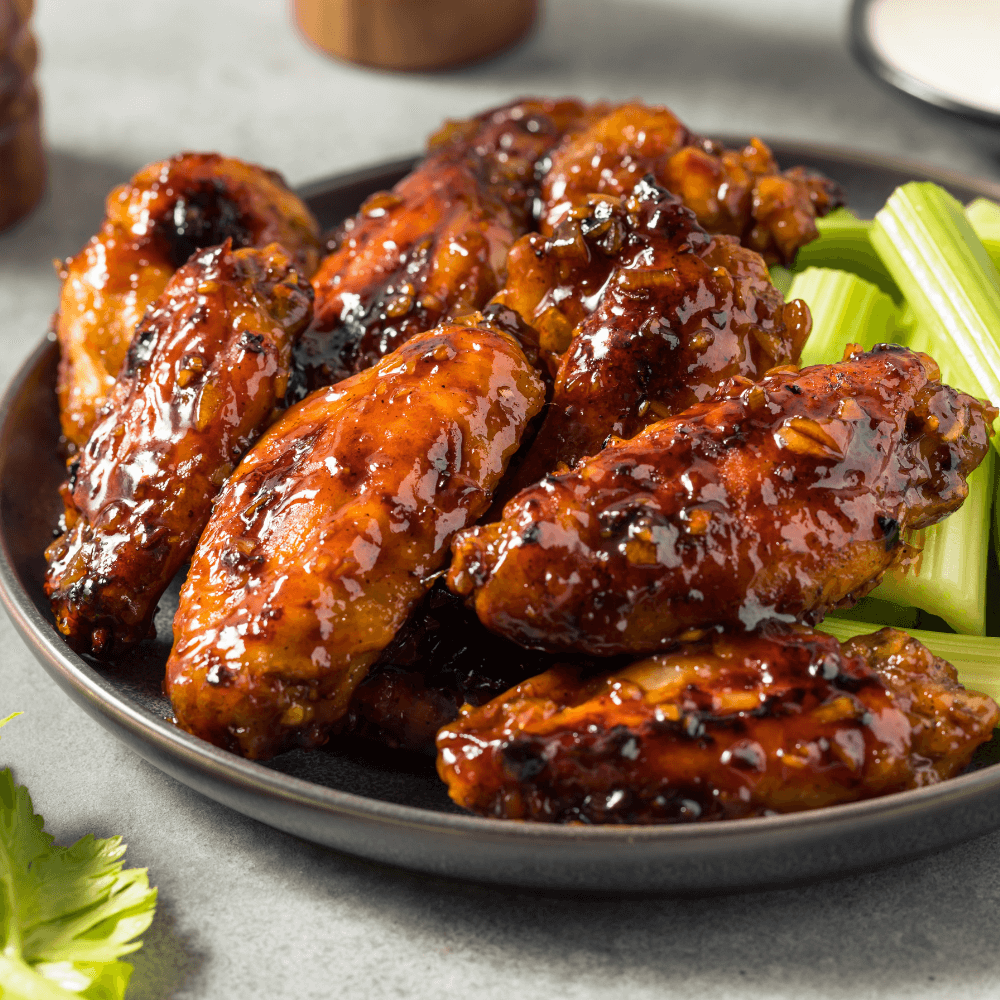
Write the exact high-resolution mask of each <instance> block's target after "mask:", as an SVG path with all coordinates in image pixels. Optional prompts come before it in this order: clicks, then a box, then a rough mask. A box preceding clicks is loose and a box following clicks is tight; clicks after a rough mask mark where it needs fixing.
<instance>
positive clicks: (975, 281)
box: [870, 183, 1000, 447]
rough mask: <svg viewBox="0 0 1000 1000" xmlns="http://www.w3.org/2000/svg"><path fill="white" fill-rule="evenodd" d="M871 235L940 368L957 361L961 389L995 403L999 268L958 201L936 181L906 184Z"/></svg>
mask: <svg viewBox="0 0 1000 1000" xmlns="http://www.w3.org/2000/svg"><path fill="white" fill-rule="evenodd" d="M870 238H871V242H872V246H873V247H874V248H875V250H876V251H877V252H878V254H879V256H880V257H881V258H882V260H883V262H884V263H885V265H886V267H887V268H888V270H889V272H890V273H891V274H892V276H893V278H895V280H896V283H897V284H898V285H899V287H900V289H901V290H902V292H903V294H904V295H905V296H906V300H907V302H908V303H909V305H910V306H912V308H913V313H914V315H915V316H916V318H917V324H918V327H919V328H923V329H925V330H926V331H928V334H929V335H930V336H931V337H932V339H933V341H934V342H935V344H936V351H935V352H934V357H935V360H937V361H938V363H939V364H940V365H941V368H942V371H944V370H945V369H946V367H949V366H951V365H952V363H954V367H956V368H959V367H961V366H960V365H959V364H958V362H959V361H962V362H963V364H964V368H965V369H967V370H968V375H971V376H973V377H974V379H975V382H974V383H973V382H971V381H968V380H966V381H964V382H959V383H958V388H961V389H964V390H965V391H966V392H969V393H972V394H974V395H976V396H981V397H983V396H984V397H986V398H988V399H990V400H996V401H1000V274H998V273H997V269H996V267H995V266H994V265H993V262H992V261H991V260H990V258H989V255H988V254H987V253H986V250H985V249H984V248H983V244H982V242H981V241H980V239H979V237H978V236H976V234H975V233H974V232H973V230H972V227H971V226H970V225H969V222H968V220H967V219H966V217H965V213H964V210H963V209H962V206H961V205H960V204H959V203H958V202H957V201H956V200H955V199H954V198H953V197H952V196H951V195H950V194H948V193H947V192H946V191H945V190H943V189H942V188H939V187H938V186H937V185H935V184H927V183H912V184H906V185H904V186H903V187H901V188H897V189H896V191H895V192H893V194H892V196H891V197H890V198H889V200H888V201H887V202H886V204H885V207H884V208H883V209H882V210H881V211H880V212H879V213H878V214H877V215H876V216H875V224H874V225H873V226H872V228H871V233H870ZM945 345H950V346H951V350H946V348H945ZM994 446H995V447H1000V443H998V441H997V439H996V438H995V437H994Z"/></svg>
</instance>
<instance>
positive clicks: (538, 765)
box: [500, 739, 547, 781]
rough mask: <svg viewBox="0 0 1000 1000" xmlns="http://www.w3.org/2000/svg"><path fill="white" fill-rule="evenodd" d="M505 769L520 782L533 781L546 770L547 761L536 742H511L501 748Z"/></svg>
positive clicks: (528, 740) (524, 740)
mask: <svg viewBox="0 0 1000 1000" xmlns="http://www.w3.org/2000/svg"><path fill="white" fill-rule="evenodd" d="M500 756H501V758H502V760H503V766H504V769H505V770H507V771H509V772H511V774H512V776H513V777H514V778H516V779H517V780H518V781H531V779H532V778H536V777H538V775H539V774H541V773H542V771H544V770H545V766H546V764H547V761H546V760H545V755H544V753H543V752H542V750H541V748H540V747H539V746H538V745H537V743H536V741H535V740H530V739H520V740H510V741H508V742H506V743H504V744H503V746H501V748H500Z"/></svg>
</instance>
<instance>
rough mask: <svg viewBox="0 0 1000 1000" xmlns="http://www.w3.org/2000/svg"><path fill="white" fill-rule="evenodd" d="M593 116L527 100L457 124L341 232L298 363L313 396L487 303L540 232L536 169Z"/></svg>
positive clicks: (319, 282)
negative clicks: (512, 260) (520, 250)
mask: <svg viewBox="0 0 1000 1000" xmlns="http://www.w3.org/2000/svg"><path fill="white" fill-rule="evenodd" d="M587 113H588V112H587V109H586V108H585V107H584V105H582V104H581V103H580V102H579V101H555V100H544V99H538V100H524V101H517V102H515V103H513V104H510V105H507V106H505V107H502V108H498V109H496V110H495V111H487V112H484V113H483V114H481V115H478V116H477V117H475V118H472V119H470V120H469V121H466V122H451V123H449V124H447V125H446V126H445V127H444V128H443V129H442V130H441V131H440V132H439V133H438V134H437V135H436V136H434V137H432V139H431V148H430V152H429V154H428V156H427V158H426V159H425V160H423V162H421V163H420V164H419V165H418V166H417V167H416V169H415V170H414V171H413V172H412V173H410V174H408V175H407V176H406V177H404V178H403V180H401V181H400V182H399V183H398V184H397V185H396V187H395V188H393V190H392V191H383V192H380V193H378V194H375V195H372V196H371V197H370V198H369V199H368V200H367V201H366V202H365V203H364V205H362V206H361V210H360V211H359V212H358V214H357V215H356V216H355V217H354V218H352V219H348V220H347V221H346V222H345V223H344V224H343V225H342V226H341V227H340V229H339V230H338V231H337V232H336V233H335V234H334V237H333V240H332V245H333V251H332V253H331V254H330V255H329V256H328V257H327V258H326V259H325V260H324V261H323V263H322V265H321V267H320V269H319V271H318V273H317V274H316V277H315V280H314V282H313V284H314V286H315V289H316V319H315V323H314V325H313V329H311V330H310V331H309V333H308V334H307V336H306V337H304V338H303V340H302V342H301V345H300V346H299V348H298V351H297V363H298V365H299V367H300V368H301V369H302V370H303V371H304V373H305V388H308V389H315V388H318V387H320V386H322V385H328V384H330V383H333V382H336V381H338V380H339V379H342V378H346V377H347V376H348V375H351V374H353V373H355V372H358V371H362V370H363V369H365V368H367V367H368V366H369V365H372V364H374V363H375V362H376V361H378V360H379V359H380V358H382V357H384V356H385V355H386V354H388V353H390V352H391V351H393V350H395V348H396V347H398V346H399V345H400V344H401V343H403V341H404V340H406V339H407V338H408V337H411V336H413V334H415V333H419V332H421V331H423V330H429V329H430V328H431V327H433V326H435V325H436V324H437V323H438V321H439V320H441V319H442V318H445V317H449V316H456V315H459V314H461V313H462V312H465V311H469V310H473V309H478V308H480V307H481V306H483V305H484V304H485V303H486V301H487V300H488V299H489V298H490V296H491V295H493V293H494V292H496V290H497V289H498V288H499V287H500V286H501V285H502V284H503V278H504V269H505V264H506V259H507V251H508V250H509V249H510V246H511V244H512V243H513V242H514V240H515V239H516V238H517V237H518V236H520V235H521V234H522V233H524V232H527V230H528V229H529V228H531V227H532V225H533V220H532V207H533V202H534V197H535V195H536V194H537V182H536V179H535V165H536V163H537V161H538V160H539V159H540V158H541V157H542V156H543V155H544V154H545V152H546V151H547V150H548V149H550V148H551V147H552V146H553V145H554V144H555V143H556V142H557V141H558V140H559V138H560V137H561V136H562V135H563V133H564V132H565V131H566V129H567V128H568V127H569V125H570V124H573V123H576V122H577V121H579V120H581V119H582V118H583V117H584V116H585V115H586V114H587Z"/></svg>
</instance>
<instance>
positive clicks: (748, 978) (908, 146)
mask: <svg viewBox="0 0 1000 1000" xmlns="http://www.w3.org/2000/svg"><path fill="white" fill-rule="evenodd" d="M38 6H39V9H38V11H37V13H36V18H35V20H36V26H37V33H38V36H39V39H40V43H41V48H42V65H41V70H40V82H41V85H42V89H43V94H44V100H45V122H46V131H47V137H48V143H49V150H50V164H51V183H50V189H49V192H48V195H47V197H46V200H45V203H44V205H43V206H42V207H41V208H40V209H39V210H38V211H37V213H36V214H35V215H34V216H32V217H31V218H30V219H29V220H28V221H27V222H25V223H23V224H22V225H21V226H19V227H18V228H17V229H16V230H14V231H12V232H9V233H7V234H5V235H3V236H0V309H2V313H3V316H4V332H5V343H6V344H7V347H6V349H5V350H4V352H3V354H2V356H0V380H2V381H3V382H4V383H5V382H6V381H7V380H8V379H9V378H10V376H11V375H12V374H13V372H14V371H15V370H16V368H17V367H18V365H19V364H20V362H21V360H22V359H23V358H24V357H25V356H26V355H27V353H28V352H29V351H30V349H31V348H32V347H33V346H34V345H35V344H36V343H37V341H38V340H39V338H40V337H41V336H42V334H43V333H44V330H45V327H46V323H47V321H48V317H49V315H50V313H51V312H52V310H53V308H54V306H55V302H56V294H57V282H56V279H55V276H54V274H53V271H52V264H51V261H52V259H53V258H54V257H57V256H65V255H67V254H70V253H74V252H76V251H77V250H78V249H79V247H80V246H81V245H82V243H83V242H84V240H85V239H86V238H87V237H88V236H89V235H90V234H91V233H92V232H93V231H94V230H95V228H96V226H97V224H98V222H99V220H100V217H101V214H102V200H103V197H104V195H105V194H106V192H107V191H108V189H109V188H110V187H111V186H112V185H113V184H115V183H118V182H120V181H122V180H124V179H126V178H127V177H128V176H129V175H130V174H131V173H132V172H133V171H134V170H135V169H136V168H138V167H139V166H140V165H142V164H143V163H145V162H148V161H150V160H153V159H156V158H159V157H162V156H166V155H169V154H171V153H173V152H176V151H178V150H181V149H202V148H204V149H218V150H220V151H223V152H226V153H230V154H233V155H236V156H240V157H245V158H247V159H250V160H255V161H258V162H261V163H264V164H267V165H269V166H273V167H276V168H277V169H280V170H281V171H283V172H284V173H285V175H286V176H287V177H288V178H289V180H290V181H291V182H293V183H301V182H305V181H308V180H313V179H315V178H318V177H322V176H324V175H328V174H333V173H337V172H339V171H343V170H347V169H350V168H354V167H359V166H363V165H366V164H370V163H374V162H377V161H379V160H383V159H387V158H392V157H396V156H400V155H404V154H407V153H410V152H411V151H414V150H417V149H419V148H420V146H421V145H422V142H423V139H424V137H425V135H426V134H427V133H428V132H430V131H431V130H432V129H434V128H435V127H436V126H437V124H438V123H439V122H440V121H441V120H442V119H443V118H445V117H446V116H465V115H467V114H469V113H472V112H474V111H477V110H480V109H482V108H485V107H487V106H489V105H491V104H495V103H499V102H502V101H505V100H507V99H509V98H510V97H512V96H515V95H517V94H521V93H545V94H553V95H555V94H579V95H582V96H584V97H587V98H597V97H608V98H626V97H631V96H633V95H639V96H641V97H643V98H645V99H647V100H649V101H662V102H664V103H667V104H669V105H671V106H672V107H673V108H674V109H675V110H676V111H677V112H678V113H679V114H680V115H681V116H682V117H683V118H684V120H686V121H687V122H688V123H689V124H691V125H692V126H694V127H696V128H697V129H699V130H702V131H705V132H712V131H730V132H737V133H759V134H761V135H764V136H773V137H785V138H797V139H808V140H813V141H818V142H826V143H833V144H844V145H848V146H852V147H855V148H860V149H866V150H875V151H881V152H890V153H895V154H901V155H905V156H909V157H911V158H914V159H918V160H922V161H925V162H927V163H931V164H935V165H939V166H947V167H951V168H953V169H958V170H963V171H966V172H969V173H973V174H977V175H980V176H986V177H991V178H993V179H1000V167H998V164H997V162H996V161H994V160H991V159H990V158H989V156H988V155H987V154H986V153H984V152H983V151H981V150H980V149H979V148H977V147H976V146H975V145H974V144H972V142H971V141H970V140H968V139H967V138H965V137H964V136H963V135H962V134H961V133H960V132H959V131H956V130H954V129H952V128H951V127H950V126H948V125H947V124H942V123H939V122H938V121H937V120H931V119H929V118H928V117H927V116H925V115H924V114H923V113H922V112H921V111H920V110H919V109H916V108H914V107H912V106H911V105H910V104H908V103H906V102H904V101H903V100H902V99H900V98H897V97H896V96H894V95H892V94H889V93H888V92H886V91H885V90H883V89H882V88H881V87H879V86H878V85H876V84H875V83H874V82H872V81H871V80H870V79H869V78H868V77H867V76H866V75H865V74H864V73H863V71H861V70H860V69H859V68H858V67H857V66H856V65H855V64H854V62H853V61H852V59H851V57H850V56H849V54H848V51H847V46H846V42H845V33H846V15H847V5H846V4H845V3H844V2H842V0H837V2H823V0H811V2H805V0H772V2H770V3H768V4H753V5H750V4H744V3H741V2H739V0H726V2H723V0H714V2H713V0H674V2H666V0H659V2H657V0H603V2H602V0H549V2H548V3H547V6H546V11H545V15H544V17H543V20H542V22H541V24H540V26H539V28H538V30H537V31H536V33H535V34H534V35H533V36H532V37H531V38H530V39H529V40H528V41H527V42H526V43H525V44H523V45H522V46H520V47H519V48H517V49H516V50H514V51H512V52H510V53H508V54H506V55H503V56H501V57H499V58H497V59H494V60H492V61H490V62H487V63H484V64H482V65H479V66H476V67H473V68H469V69H464V70H460V71H455V72H450V73H446V74H441V75H423V74H415V75H395V74H387V73H378V72H374V71H370V70H364V69H359V68H355V67H351V66H347V65H343V64H340V63H337V62H334V61H332V60H329V59H326V58H324V57H323V56H321V55H319V54H318V53H316V52H315V51H313V50H311V49H310V48H309V47H308V46H307V45H306V44H304V42H303V41H302V40H301V39H300V38H299V36H298V35H297V34H296V32H295V30H294V29H293V27H292V25H291V22H290V16H289V13H288V10H287V9H286V5H285V4H284V3H282V2H281V0H257V2H256V3H253V4H246V3H237V2H236V0H215V2H213V3H211V4H206V3H204V2H203V0H160V2H158V3H153V2H151V0H132V2H130V3H128V4H123V3H120V2H118V0H89V2H87V3H81V2H80V0H40V3H39V5H38ZM0 618H2V620H0V644H2V647H0V648H2V651H3V652H2V654H0V717H2V716H3V715H5V714H7V712H9V711H12V710H15V709H20V710H23V711H24V713H25V714H24V716H23V717H21V718H20V719H18V720H17V721H16V722H14V723H12V724H11V725H10V726H8V727H6V728H5V730H4V732H3V740H2V744H0V763H2V764H3V765H5V766H6V765H9V766H11V767H13V769H14V772H15V776H16V778H17V779H18V781H19V782H21V783H23V784H26V785H27V786H28V787H29V789H30V790H31V793H32V795H33V797H34V801H35V805H36V809H37V810H38V811H39V812H41V813H42V815H44V816H45V819H46V822H47V827H48V829H49V830H50V831H51V832H52V833H53V834H54V835H55V836H56V839H57V840H58V841H59V842H60V843H69V842H70V841H72V840H73V839H75V838H76V837H78V836H80V835H82V834H84V833H88V832H94V833H96V834H97V835H98V836H111V835H114V834H121V835H122V836H123V837H124V839H125V840H126V841H127V843H128V844H129V852H128V862H129V864H131V865H140V866H145V867H148V868H149V871H150V877H151V880H152V882H153V883H154V884H155V885H157V886H159V890H160V902H159V909H158V912H157V916H156V920H155V922H154V923H153V925H152V927H151V928H150V930H149V931H148V932H147V934H146V937H145V940H146V943H145V947H144V948H143V950H142V951H140V952H138V953H137V954H136V955H135V956H134V957H133V960H134V964H135V967H136V972H135V976H134V979H133V984H132V986H131V988H130V992H129V996H130V997H133V998H140V997H170V998H178V1000H179V998H195V997H197V998H212V1000H229V998H246V997H268V998H279V997H296V998H307V997H317V998H318V997H329V996H338V997H366V998H367V997H373V998H381V997H413V998H422V997H428V998H430V997H435V998H436V997H440V996H442V995H451V996H457V995H461V996H469V997H477V998H483V1000H492V998H506V997H519V998H525V1000H528V998H538V1000H548V998H552V997H588V998H589V997H595V998H596V997H609V996H628V997H630V998H633V1000H639V998H645V997H650V998H652V997H664V996H670V997H705V996H711V997H715V998H719V1000H723V998H730V997H732V998H736V997H789V998H791V997H795V998H796V1000H804V998H812V997H837V998H840V997H843V998H852V1000H856V998H863V997H892V998H897V997H899V998H902V997H924V996H963V997H970V998H971V997H991V996H996V995H998V994H1000V958H998V949H997V945H998V940H1000V930H998V927H1000V833H998V834H994V835H990V836H986V837H983V838H980V839H979V840H976V841H974V842H971V843H968V844H965V845H963V846H960V847H956V848H954V849H952V850H949V851H946V852H944V853H942V854H939V855H936V856H934V857H930V858H925V859H923V860H920V861H916V862H912V863H909V864H906V865H901V866H897V867H892V868H887V869H885V870H881V871H876V872H872V873H870V874H866V875H862V876H856V877H851V878H845V879H841V880H838V881H831V882H826V883H821V884H817V885H812V886H808V887H804V888H797V889H788V890H782V891H773V892H765V893H757V894H744V895H738V896H730V897H720V898H707V899H699V900H690V899H688V900H675V899H668V898H658V897H652V898H643V899H636V898H630V899H616V898H613V897H610V896H606V897H601V898H581V897H574V898H567V897H560V896H558V895H554V894H539V893H529V892H525V891H514V890H504V889H500V888H486V887H482V886H471V885H465V884H461V883H458V882H448V881H444V880H438V879H433V878H428V877H423V876H419V875H414V874H409V873H407V872H403V871H399V870H395V869H390V868H385V867H380V866H377V865H374V864H369V863H366V862H363V861H359V860H356V859H353V858H350V857H347V856H343V855H339V854H337V853H335V852H332V851H329V850H325V849H321V848H318V847H314V846H312V845H310V844H308V843H304V842H302V841H299V840H297V839H295V838H293V837H290V836H287V835H285V834H283V833H279V832H277V831H275V830H272V829H270V828H268V827H266V826H264V825H262V824H260V823H257V822H255V821H253V820H249V819H246V818H244V817H243V816H241V815H239V814H237V813H235V812H231V811H229V810H228V809H226V808H224V807H223V806H220V805H217V804H216V803H214V802H212V801H210V800H208V799H205V798H203V797H202V796H201V795H199V794H198V793H196V792H194V791H191V790H190V789H188V788H187V787H185V786H184V785H181V784H179V783H177V782H176V781H174V780H173V779H171V778H169V777H167V776H165V775H164V774H162V773H160V772H159V771H157V770H156V769H154V768H153V767H152V766H150V765H149V764H147V763H145V762H144V761H143V760H142V759H140V758H139V757H138V756H136V755H135V754H134V753H133V752H131V751H130V750H128V749H127V748H125V747H124V746H123V745H121V744H119V743H118V742H116V741H115V739H113V738H112V737H111V736H110V735H109V734H108V733H106V732H105V731H104V730H103V729H102V728H100V727H99V726H98V725H97V724H96V723H95V722H93V721H92V720H91V719H90V718H89V717H88V716H86V715H85V714H84V713H83V712H82V711H81V710H80V709H79V708H77V707H76V706H75V705H74V704H73V703H72V702H70V700H69V699H68V698H67V697H66V695H64V694H63V693H62V692H61V691H60V690H59V689H58V688H57V687H56V685H55V684H54V682H53V681H51V680H50V679H49V677H48V676H47V675H46V674H45V673H44V672H43V671H42V670H41V668H40V667H38V666H37V665H36V664H35V662H34V661H33V659H32V657H31V654H30V653H29V652H28V650H27V649H26V648H25V647H24V645H23V644H22V643H21V641H20V639H19V638H18V637H17V635H16V634H15V632H14V629H13V626H12V625H11V624H10V623H9V622H8V621H7V619H6V618H5V617H3V616H0Z"/></svg>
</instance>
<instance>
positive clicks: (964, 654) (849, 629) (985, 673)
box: [820, 618, 1000, 700]
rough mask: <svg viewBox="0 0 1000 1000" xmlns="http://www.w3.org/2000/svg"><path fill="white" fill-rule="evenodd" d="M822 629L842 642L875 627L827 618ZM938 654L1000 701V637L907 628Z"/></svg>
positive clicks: (966, 681) (967, 682) (975, 688)
mask: <svg viewBox="0 0 1000 1000" xmlns="http://www.w3.org/2000/svg"><path fill="white" fill-rule="evenodd" d="M820 628H821V629H822V630H823V631H824V632H829V634H830V635H832V636H835V637H836V638H837V639H838V641H840V642H846V641H847V640H848V639H853V638H854V637H855V636H857V635H868V634H870V633H871V632H872V631H873V629H872V626H871V625H870V624H868V623H866V622H853V621H847V620H846V619H843V618H827V619H826V620H825V621H824V622H823V624H822V625H821V626H820ZM907 632H908V634H909V635H912V636H913V638H914V639H917V640H919V641H920V642H922V643H923V644H924V645H925V646H926V647H927V648H928V649H929V650H930V651H931V652H932V653H933V654H934V655H935V656H940V657H941V658H942V659H944V660H947V661H948V662H949V663H950V664H951V665H952V666H953V667H954V668H955V669H956V670H957V671H958V679H959V680H960V681H961V682H962V683H963V684H964V685H965V686H966V687H967V688H969V689H970V690H973V691H981V692H982V693H983V694H988V695H989V696H990V697H991V698H993V699H994V700H1000V638H996V637H994V636H987V637H981V636H971V635H951V634H949V633H947V632H922V631H918V630H916V629H914V630H912V631H910V630H907Z"/></svg>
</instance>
